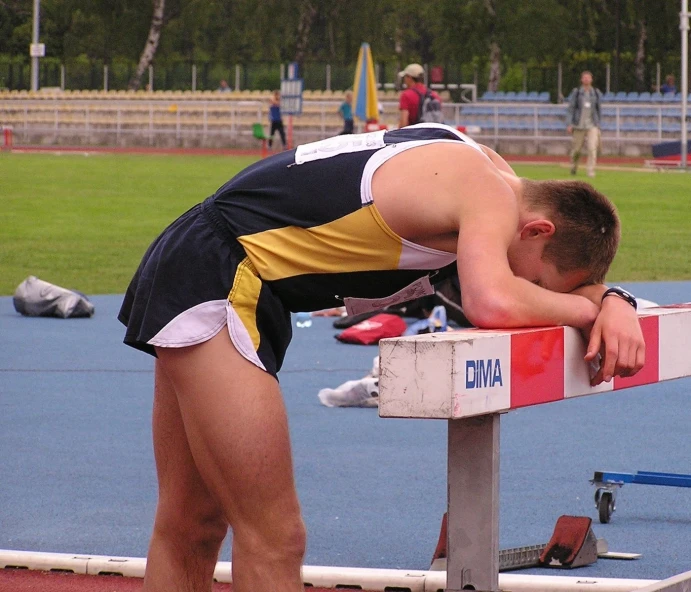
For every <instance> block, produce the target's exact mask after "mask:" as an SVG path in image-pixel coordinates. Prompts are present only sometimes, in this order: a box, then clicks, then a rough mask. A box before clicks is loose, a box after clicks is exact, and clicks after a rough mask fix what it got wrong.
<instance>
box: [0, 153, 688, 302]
mask: <svg viewBox="0 0 691 592" xmlns="http://www.w3.org/2000/svg"><path fill="white" fill-rule="evenodd" d="M252 160H253V159H252V158H249V157H211V156H163V155H155V156H154V155H151V156H150V155H105V154H100V155H92V156H83V155H75V154H70V155H59V156H56V155H49V154H34V155H28V154H2V155H0V203H1V204H2V206H1V208H0V271H1V272H2V273H0V294H1V295H8V294H12V293H13V292H14V290H15V288H16V287H17V285H18V284H19V283H20V282H21V281H22V280H23V279H24V278H25V277H26V276H28V275H36V276H38V277H40V278H41V279H44V280H47V281H49V282H52V283H55V284H58V285H61V286H64V287H68V288H76V289H78V290H81V291H83V292H85V293H87V294H111V293H122V292H124V290H125V288H126V286H127V284H128V282H129V280H130V277H131V276H132V273H133V272H134V270H135V269H136V267H137V265H138V263H139V260H140V258H141V256H142V254H143V253H144V251H145V249H146V247H147V246H148V245H149V243H150V242H151V240H152V239H153V238H155V236H156V235H157V234H158V233H159V232H160V231H161V230H162V229H163V228H164V227H165V226H166V225H167V224H168V223H169V222H171V221H172V220H173V219H174V218H175V217H176V216H177V215H178V214H180V213H182V212H183V211H185V210H186V209H188V208H189V207H190V206H192V205H193V204H195V203H197V202H199V201H201V200H202V199H204V198H205V197H207V196H208V195H210V194H211V193H213V192H214V191H215V190H216V189H217V188H218V187H219V186H220V185H222V184H223V183H224V182H225V181H227V180H228V179H229V178H230V177H231V176H233V175H234V174H235V173H236V172H238V171H239V170H241V169H242V168H244V167H245V166H247V165H248V164H250V163H251V162H252ZM515 168H516V171H517V172H518V174H520V175H523V176H526V177H531V178H536V179H546V178H565V177H566V176H567V175H568V170H567V169H566V168H562V167H556V166H550V167H546V166H517V167H515ZM594 184H595V185H596V186H597V187H598V189H600V190H602V191H603V192H604V193H605V194H607V195H608V196H610V197H611V198H612V199H613V200H614V202H615V203H616V205H617V207H618V209H619V212H620V214H621V218H622V223H623V239H622V245H621V247H620V251H619V254H618V256H617V259H616V260H615V262H614V265H613V268H612V271H611V274H610V277H609V278H608V279H609V280H610V281H625V280H627V281H652V280H689V279H691V263H690V258H689V252H690V250H691V249H690V248H691V175H683V174H671V173H670V174H657V173H655V174H646V173H641V172H634V171H602V172H599V173H598V176H597V178H596V179H595V180H594Z"/></svg>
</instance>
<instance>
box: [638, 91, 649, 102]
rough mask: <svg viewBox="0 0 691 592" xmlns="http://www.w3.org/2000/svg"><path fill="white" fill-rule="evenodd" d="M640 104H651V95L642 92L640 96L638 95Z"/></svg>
mask: <svg viewBox="0 0 691 592" xmlns="http://www.w3.org/2000/svg"><path fill="white" fill-rule="evenodd" d="M638 102H639V103H648V102H650V93H649V92H642V93H641V94H639V95H638Z"/></svg>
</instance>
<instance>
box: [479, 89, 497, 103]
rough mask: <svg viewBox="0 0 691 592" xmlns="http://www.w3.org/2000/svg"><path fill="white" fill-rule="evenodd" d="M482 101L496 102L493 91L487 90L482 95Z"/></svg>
mask: <svg viewBox="0 0 691 592" xmlns="http://www.w3.org/2000/svg"><path fill="white" fill-rule="evenodd" d="M480 100H481V101H493V100H494V92H493V91H491V90H486V91H485V92H484V93H482V96H481V97H480Z"/></svg>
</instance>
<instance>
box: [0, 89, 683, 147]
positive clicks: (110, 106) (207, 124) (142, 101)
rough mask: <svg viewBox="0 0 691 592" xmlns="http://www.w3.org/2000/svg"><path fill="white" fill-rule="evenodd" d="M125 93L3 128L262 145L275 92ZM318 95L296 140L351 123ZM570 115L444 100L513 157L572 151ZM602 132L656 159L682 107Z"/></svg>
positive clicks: (456, 118) (388, 103)
mask: <svg viewBox="0 0 691 592" xmlns="http://www.w3.org/2000/svg"><path fill="white" fill-rule="evenodd" d="M119 94H120V93H114V92H111V93H99V92H94V91H87V92H86V93H81V95H80V94H74V95H73V96H72V97H71V98H69V99H65V98H42V99H40V98H33V99H23V98H13V99H0V125H6V126H11V127H12V129H13V135H14V142H15V144H24V145H31V144H43V145H110V146H136V145H143V146H179V147H210V148H230V147H242V148H257V147H259V142H258V141H257V140H256V139H254V138H253V135H252V125H253V124H254V123H257V122H261V123H263V124H264V126H266V125H267V120H268V105H269V101H268V100H269V98H270V94H268V93H258V92H247V93H245V98H244V99H232V100H230V99H226V98H225V97H224V96H223V95H222V93H216V92H211V93H194V94H193V93H191V92H178V93H174V92H169V93H165V92H157V93H149V97H150V98H126V97H125V95H126V94H127V93H123V96H122V97H121V98H118V96H119ZM131 94H132V95H134V97H137V95H139V94H140V93H131ZM232 94H233V95H235V94H236V93H232ZM314 94H315V95H319V96H318V97H315V96H311V97H308V100H306V101H305V102H304V112H303V115H301V116H299V117H297V116H296V117H294V118H293V127H294V137H295V141H296V142H305V141H313V140H317V139H321V138H325V137H328V136H331V135H334V134H335V133H338V132H339V131H340V129H341V127H342V121H341V119H340V117H339V116H338V114H337V112H336V111H337V107H338V105H339V103H340V101H341V100H342V94H340V93H330V95H329V96H328V97H322V96H321V94H323V93H321V94H319V93H314ZM384 94H385V95H386V96H385V97H384V98H383V99H382V106H383V108H384V112H383V113H382V117H381V121H382V123H384V124H386V125H389V126H392V127H396V126H397V124H398V102H397V100H396V99H395V93H394V92H393V91H389V92H386V93H384ZM153 97H155V98H153ZM320 97H321V98H320ZM565 115H566V106H565V105H563V104H561V105H554V104H529V105H525V104H516V103H513V104H509V103H445V104H444V117H445V121H446V123H448V124H450V125H453V126H466V127H467V128H468V132H469V134H470V135H471V136H473V137H474V138H476V139H477V140H479V141H481V142H483V143H486V144H488V145H490V146H494V147H495V148H498V149H501V150H504V151H506V152H509V153H548V154H566V152H567V150H568V147H569V145H570V136H568V135H567V134H566V129H565V128H566V124H565ZM601 127H602V132H603V134H602V138H603V148H604V151H605V153H609V154H628V155H649V154H650V152H651V146H652V145H653V144H655V143H657V142H660V141H664V140H670V141H671V140H678V138H679V136H680V132H681V108H680V105H679V104H678V103H677V104H657V105H654V104H640V105H639V104H636V105H631V104H629V105H627V104H607V105H604V106H603V119H602V125H601Z"/></svg>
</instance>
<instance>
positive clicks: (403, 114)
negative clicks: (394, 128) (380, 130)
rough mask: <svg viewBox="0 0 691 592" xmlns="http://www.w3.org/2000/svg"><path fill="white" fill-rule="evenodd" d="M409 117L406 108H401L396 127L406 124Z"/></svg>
mask: <svg viewBox="0 0 691 592" xmlns="http://www.w3.org/2000/svg"><path fill="white" fill-rule="evenodd" d="M409 119H410V114H409V113H408V110H407V109H401V110H400V111H399V112H398V127H405V126H406V125H408V121H409Z"/></svg>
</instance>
